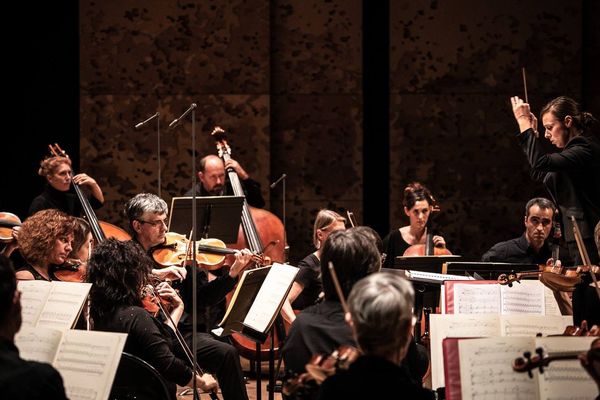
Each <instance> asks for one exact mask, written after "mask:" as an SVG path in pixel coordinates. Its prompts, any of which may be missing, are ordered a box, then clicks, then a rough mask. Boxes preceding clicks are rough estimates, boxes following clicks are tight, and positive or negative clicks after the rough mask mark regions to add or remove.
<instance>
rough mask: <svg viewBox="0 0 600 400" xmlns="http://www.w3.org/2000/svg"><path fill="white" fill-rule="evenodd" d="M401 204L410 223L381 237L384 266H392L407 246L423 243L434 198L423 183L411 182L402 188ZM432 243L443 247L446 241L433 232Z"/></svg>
mask: <svg viewBox="0 0 600 400" xmlns="http://www.w3.org/2000/svg"><path fill="white" fill-rule="evenodd" d="M402 204H403V205H404V214H406V216H407V217H408V218H409V220H410V223H409V225H406V226H403V227H401V228H399V229H395V230H393V231H392V232H390V233H389V234H388V235H387V236H386V237H385V238H384V239H383V248H384V250H385V251H384V252H385V254H386V259H385V261H384V263H383V267H384V268H393V267H394V261H395V259H396V257H398V256H402V255H404V252H405V251H406V250H407V249H408V248H409V247H411V246H413V245H417V244H425V240H426V237H427V229H428V228H427V224H428V222H429V218H430V217H431V211H432V210H433V207H434V206H435V200H434V198H433V196H432V195H431V192H430V191H429V189H427V188H426V187H425V186H424V185H422V184H420V183H419V182H412V183H410V184H409V185H408V186H406V188H404V199H403V200H402ZM433 245H434V246H435V247H440V248H445V247H446V241H445V240H444V238H443V237H442V236H440V235H436V234H434V235H433Z"/></svg>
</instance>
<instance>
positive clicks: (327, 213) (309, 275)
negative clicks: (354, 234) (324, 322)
mask: <svg viewBox="0 0 600 400" xmlns="http://www.w3.org/2000/svg"><path fill="white" fill-rule="evenodd" d="M345 223H346V219H345V218H344V217H342V216H341V215H339V214H338V213H336V212H335V211H331V210H326V209H322V210H320V211H319V212H318V213H317V216H316V218H315V223H314V226H313V244H314V245H315V248H316V250H315V251H314V252H312V253H310V254H309V255H308V256H306V257H304V259H302V260H301V261H300V262H298V268H300V270H299V271H298V274H297V275H296V278H295V279H294V283H293V284H292V288H291V289H290V293H289V294H288V297H287V302H286V305H285V306H284V307H285V308H284V309H283V310H285V311H284V314H285V318H286V320H287V321H288V322H290V323H291V322H292V321H294V319H296V316H295V314H294V313H293V312H290V310H291V309H293V310H304V309H305V308H306V307H308V306H311V305H313V304H315V303H317V301H318V300H319V297H320V296H321V293H322V291H323V284H322V283H321V252H322V250H323V243H325V240H326V239H327V237H328V236H329V234H330V233H331V232H334V231H338V230H344V229H346V224H345ZM288 305H291V308H290V307H289V306H288Z"/></svg>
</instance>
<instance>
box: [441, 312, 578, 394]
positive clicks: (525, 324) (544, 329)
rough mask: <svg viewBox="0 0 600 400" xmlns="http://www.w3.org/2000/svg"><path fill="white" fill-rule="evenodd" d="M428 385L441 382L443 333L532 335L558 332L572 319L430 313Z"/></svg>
mask: <svg viewBox="0 0 600 400" xmlns="http://www.w3.org/2000/svg"><path fill="white" fill-rule="evenodd" d="M429 323H430V337H431V339H430V340H431V341H430V343H431V381H432V388H433V389H437V388H439V387H442V386H444V363H443V358H442V340H443V339H445V338H447V337H454V338H474V337H492V336H511V337H518V336H525V337H530V336H535V335H536V334H538V333H541V334H542V335H557V334H562V333H563V332H564V331H565V328H566V327H567V326H568V325H571V324H572V323H573V317H572V316H571V315H532V314H514V315H499V314H431V315H430V316H429Z"/></svg>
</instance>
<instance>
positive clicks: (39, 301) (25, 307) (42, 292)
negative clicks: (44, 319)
mask: <svg viewBox="0 0 600 400" xmlns="http://www.w3.org/2000/svg"><path fill="white" fill-rule="evenodd" d="M17 289H19V291H21V315H22V318H23V327H28V326H36V325H37V322H38V319H39V317H40V314H41V313H42V309H43V308H44V305H45V304H46V300H47V299H48V295H49V294H50V289H51V285H50V283H49V282H46V281H35V280H31V281H17Z"/></svg>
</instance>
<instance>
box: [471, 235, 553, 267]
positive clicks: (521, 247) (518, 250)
mask: <svg viewBox="0 0 600 400" xmlns="http://www.w3.org/2000/svg"><path fill="white" fill-rule="evenodd" d="M551 257H552V251H551V250H550V247H549V246H548V243H544V245H543V246H542V248H541V249H540V251H539V252H537V253H536V252H535V251H534V249H533V248H532V247H530V246H529V243H528V242H527V239H526V237H525V234H523V235H522V236H521V237H518V238H515V239H511V240H507V241H505V242H500V243H496V244H495V245H493V246H492V248H491V249H489V250H488V251H487V252H486V253H485V254H484V255H483V256H482V257H481V261H484V262H507V263H521V264H538V265H540V264H541V265H546V261H548V259H549V258H551Z"/></svg>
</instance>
